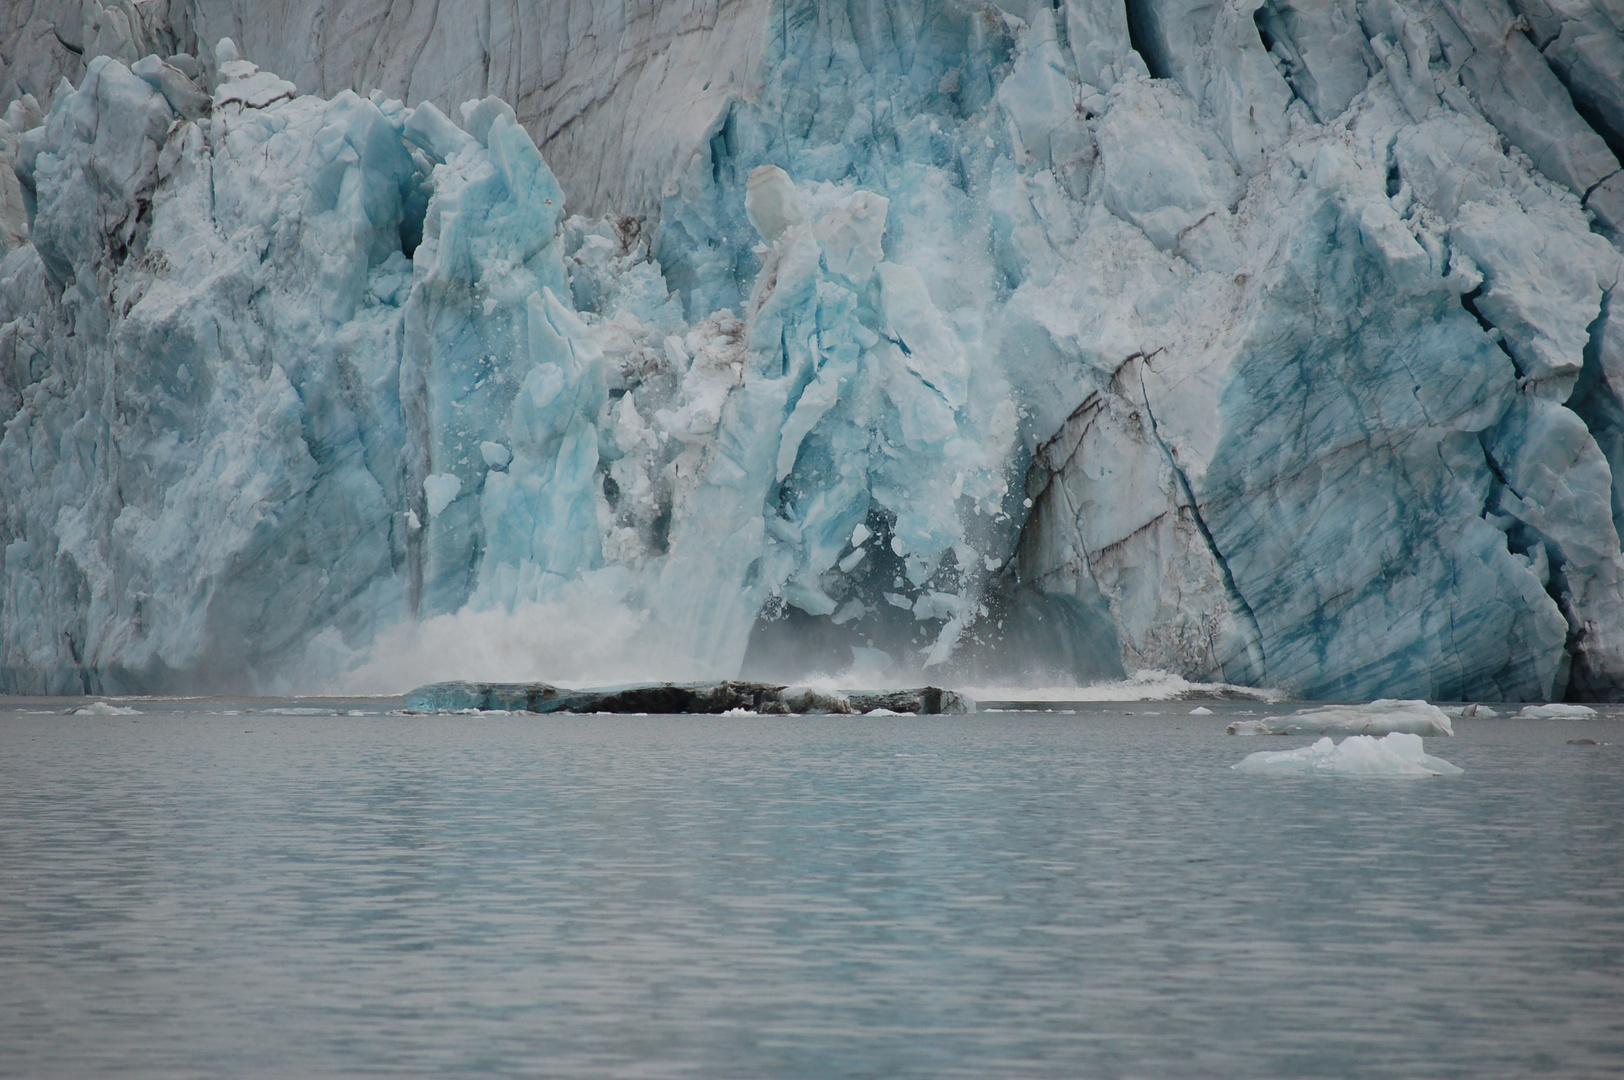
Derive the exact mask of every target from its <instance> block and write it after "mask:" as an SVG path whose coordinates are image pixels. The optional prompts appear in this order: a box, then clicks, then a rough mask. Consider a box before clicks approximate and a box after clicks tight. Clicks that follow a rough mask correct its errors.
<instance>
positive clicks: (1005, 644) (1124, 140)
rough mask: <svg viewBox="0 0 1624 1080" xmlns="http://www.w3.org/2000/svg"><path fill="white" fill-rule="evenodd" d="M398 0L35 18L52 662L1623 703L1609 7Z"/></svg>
mask: <svg viewBox="0 0 1624 1080" xmlns="http://www.w3.org/2000/svg"><path fill="white" fill-rule="evenodd" d="M359 2H360V0H337V2H336V3H329V2H325V0H324V3H323V4H322V5H321V6H320V12H321V17H320V18H317V17H315V13H316V10H317V8H316V6H314V5H315V0H309V5H306V0H293V3H291V5H282V6H280V7H277V8H275V9H274V11H275V12H276V13H277V14H275V15H274V17H273V15H272V14H270V12H271V11H272V9H270V8H266V9H264V10H263V11H262V10H260V9H254V10H253V11H245V12H243V13H240V14H234V15H233V16H232V17H231V27H230V32H231V33H233V34H234V35H236V36H237V37H238V38H239V39H240V40H241V41H243V42H245V43H248V44H247V45H246V46H245V48H244V49H239V48H238V46H237V45H236V44H234V43H233V41H232V40H231V39H225V38H221V37H220V35H221V34H223V33H224V32H226V30H225V27H224V24H223V23H221V22H220V21H219V20H220V18H222V17H223V16H221V15H220V13H219V12H218V11H216V10H215V9H214V8H213V7H210V6H209V5H202V4H196V3H190V2H187V0H170V2H169V3H167V4H129V3H124V2H120V3H118V4H111V5H109V4H105V3H103V2H102V0H91V2H87V3H86V4H84V5H81V9H82V10H79V11H78V12H77V13H76V14H74V15H72V16H64V17H61V19H60V20H59V22H57V23H52V22H51V21H50V20H51V19H53V18H57V17H56V16H53V15H52V14H51V10H48V9H47V8H45V7H41V8H39V9H38V10H36V11H32V12H31V13H30V14H28V16H27V17H26V18H25V19H23V20H22V22H23V23H24V25H22V26H21V27H20V28H18V29H17V30H16V33H17V34H18V35H20V36H19V38H18V40H19V41H20V40H23V39H24V38H26V39H27V40H28V41H31V42H46V43H49V42H52V41H55V42H59V43H71V44H72V45H73V48H71V49H70V48H68V47H67V44H64V46H63V49H62V50H60V51H59V50H56V49H55V46H54V45H53V46H51V47H50V48H46V49H43V50H35V51H34V52H29V51H28V50H26V49H24V50H23V51H22V52H18V51H17V50H15V49H12V50H10V51H7V50H6V49H4V48H0V53H3V54H4V55H8V56H10V55H18V56H21V57H23V59H22V60H20V61H19V62H18V64H16V65H13V66H12V67H10V68H6V69H5V70H4V73H3V76H0V100H3V101H4V103H5V104H6V105H7V108H6V111H5V114H4V120H3V121H0V420H3V422H4V434H3V435H0V549H3V551H4V556H3V567H0V691H36V692H37V691H78V692H85V691H96V692H115V691H130V690H150V691H171V692H173V691H195V690H229V689H298V688H303V687H307V686H308V685H309V684H311V683H312V682H313V681H326V682H328V683H329V684H331V685H336V686H343V687H347V688H352V689H360V688H374V689H379V690H382V689H399V688H400V687H401V686H403V685H405V684H406V683H407V682H413V683H415V682H418V681H422V680H424V679H429V678H439V677H452V676H460V677H477V678H493V679H494V678H501V679H510V678H523V679H533V678H546V679H548V680H550V681H554V682H566V683H576V684H580V683H584V682H600V681H619V680H624V679H633V678H640V679H646V678H657V677H662V676H671V677H679V678H692V679H716V678H729V677H733V676H736V675H740V674H744V675H745V676H747V677H767V678H776V679H781V680H784V681H799V680H800V679H802V678H803V677H806V676H807V675H809V674H811V673H815V672H819V671H823V672H848V671H861V672H867V673H871V674H872V676H873V679H874V680H883V679H884V678H886V677H887V673H892V674H894V673H896V672H907V673H914V672H928V673H929V678H930V680H931V681H945V680H947V679H949V678H951V679H953V680H954V681H956V682H958V683H961V684H967V683H974V684H979V689H977V690H976V691H974V692H975V693H976V694H977V695H978V696H982V695H986V696H988V697H994V698H995V697H998V696H999V694H1000V693H1001V692H1002V691H1001V690H1000V689H999V688H1001V687H1005V686H1026V685H1029V684H1031V683H1032V682H1034V681H1035V680H1038V681H1045V682H1047V681H1053V682H1055V683H1057V684H1066V683H1075V684H1077V685H1078V686H1081V687H1084V688H1085V689H1084V690H1075V689H1072V688H1070V687H1066V688H1064V689H1063V690H1062V691H1061V693H1063V694H1064V696H1066V697H1068V698H1069V699H1072V700H1077V699H1080V698H1087V697H1089V696H1092V695H1097V696H1099V697H1100V698H1101V699H1111V700H1121V699H1123V698H1125V697H1126V698H1134V697H1140V698H1145V697H1152V698H1153V697H1177V696H1188V695H1190V694H1194V693H1198V692H1200V691H1198V690H1195V689H1191V688H1192V687H1194V686H1195V685H1196V684H1209V683H1210V684H1226V685H1244V686H1250V687H1259V686H1273V687H1280V688H1281V689H1282V691H1283V692H1286V693H1290V694H1294V695H1299V696H1307V697H1315V698H1334V699H1342V700H1368V699H1371V698H1377V697H1381V696H1390V697H1402V698H1428V699H1443V700H1472V699H1483V700H1548V699H1552V698H1561V697H1564V696H1573V697H1591V698H1607V697H1609V696H1614V695H1617V694H1620V693H1624V549H1621V547H1620V541H1619V528H1618V526H1619V524H1620V523H1624V510H1621V509H1620V507H1621V506H1624V495H1621V494H1620V493H1621V492H1624V486H1621V482H1620V481H1619V479H1618V477H1619V476H1624V473H1621V472H1620V470H1621V469H1624V315H1620V314H1619V312H1620V311H1621V310H1624V309H1621V308H1620V307H1619V305H1618V303H1615V300H1614V293H1615V291H1616V289H1617V285H1618V282H1619V279H1620V273H1621V270H1620V268H1621V266H1624V260H1621V257H1620V253H1619V250H1618V248H1617V247H1616V246H1615V244H1616V243H1618V242H1620V240H1621V237H1620V233H1619V229H1620V227H1621V226H1624V172H1621V171H1620V169H1619V162H1618V160H1617V158H1616V156H1615V150H1617V149H1618V148H1619V147H1620V146H1621V145H1624V142H1621V141H1620V140H1621V139H1624V132H1621V131H1620V130H1618V125H1617V123H1616V122H1614V121H1613V120H1612V119H1610V118H1612V117H1614V116H1616V115H1621V114H1624V83H1620V81H1619V80H1618V78H1617V77H1616V75H1617V72H1616V70H1614V69H1615V68H1616V65H1613V66H1609V65H1608V64H1607V63H1606V62H1605V59H1606V56H1607V55H1609V52H1608V50H1609V49H1612V50H1614V51H1617V50H1619V49H1624V34H1621V32H1620V28H1619V27H1618V26H1617V25H1615V23H1614V18H1615V16H1614V15H1612V14H1609V13H1608V12H1607V11H1606V10H1604V9H1603V8H1602V7H1593V6H1589V5H1578V6H1571V9H1570V8H1564V9H1563V10H1562V12H1560V13H1555V14H1553V13H1552V11H1549V10H1547V9H1546V8H1544V7H1542V6H1530V5H1529V4H1524V3H1521V0H1519V2H1518V3H1517V4H1515V5H1509V6H1508V5H1507V4H1506V3H1505V2H1504V0H1463V2H1461V3H1447V4H1446V3H1440V2H1437V0H1381V2H1380V3H1377V2H1375V0H1366V2H1362V3H1361V2H1359V0H1336V2H1335V3H1332V4H1331V5H1330V6H1329V7H1326V8H1324V9H1323V10H1320V9H1315V10H1313V11H1309V10H1308V9H1304V8H1299V7H1293V6H1292V5H1290V4H1284V3H1280V2H1277V0H1270V2H1268V3H1264V4H1262V5H1261V6H1257V5H1255V4H1254V5H1252V6H1250V7H1248V6H1246V5H1235V4H1230V5H1227V6H1225V5H1215V6H1208V7H1201V8H1189V7H1188V6H1182V7H1181V6H1179V5H1178V4H1175V3H1173V2H1172V0H1133V3H1132V4H1122V3H1113V2H1112V0H1068V2H1067V3H1066V4H1063V5H1058V6H1056V5H1052V4H1037V3H1025V2H1017V0H1009V2H1007V3H1003V4H1001V5H994V4H988V3H979V2H978V3H970V2H968V0H966V2H962V3H961V2H957V0H948V2H945V3H923V2H921V0H901V2H898V3H895V4H891V5H887V6H885V7H884V9H883V10H882V9H880V8H872V9H871V8H866V7H862V6H861V5H859V6H855V7H854V6H852V5H839V4H830V3H823V2H816V0H717V2H715V3H707V4H701V5H696V6H694V7H693V8H692V10H688V9H685V10H684V12H682V13H678V12H676V11H675V10H674V9H670V10H668V8H669V6H660V5H655V6H652V7H644V6H638V5H599V6H598V7H595V8H593V11H592V13H591V16H590V18H588V19H586V21H585V22H582V21H581V20H580V19H577V18H575V17H574V16H573V15H570V12H571V11H573V10H575V9H574V8H572V7H570V6H569V5H561V4H540V5H533V6H530V7H527V8H525V10H524V11H522V12H518V13H516V14H515V15H514V17H513V25H512V26H511V27H509V31H510V35H509V36H510V41H511V42H512V43H516V44H514V47H513V48H512V49H511V50H507V51H504V52H503V53H502V56H500V57H497V58H495V59H493V57H492V55H491V54H490V53H489V52H488V51H487V52H485V53H484V54H481V53H479V51H478V50H477V49H476V46H477V44H478V42H477V41H476V38H477V37H478V35H473V36H470V35H468V34H465V33H450V32H449V31H448V27H449V23H448V22H447V20H452V19H454V18H456V17H457V16H456V15H455V14H454V13H452V12H450V11H447V12H446V13H444V14H428V15H425V17H424V20H423V25H421V26H420V25H418V24H417V22H415V21H414V22H413V25H412V27H410V28H407V29H403V30H402V33H401V35H400V40H398V41H397V40H394V39H388V40H380V41H379V42H378V43H377V46H376V49H375V51H374V52H373V53H371V54H369V58H368V59H367V61H366V62H365V63H364V64H363V63H362V62H361V61H360V60H359V59H357V58H356V54H355V53H354V51H353V47H352V45H351V44H350V43H348V42H342V41H337V40H331V39H329V37H328V36H327V35H328V34H329V33H330V31H329V29H327V28H329V27H332V26H338V25H347V24H346V23H345V21H344V14H343V13H344V12H347V11H349V12H351V13H352V14H353V13H354V12H353V11H351V9H352V6H353V5H354V4H358V3H359ZM1525 9H1526V10H1525ZM301 12H302V13H305V14H308V15H310V18H308V19H307V20H305V22H306V23H308V24H309V25H311V26H314V27H318V29H317V31H316V32H315V34H314V36H312V37H310V38H309V39H308V40H306V39H305V38H303V37H301V38H300V39H299V41H298V42H297V43H294V42H291V41H290V40H286V39H287V38H288V35H286V33H285V27H286V26H287V25H303V24H302V23H300V22H299V18H301V17H302V16H300V15H299V14H298V13H301ZM1130 15H1131V18H1130ZM290 20H291V21H290ZM1130 25H1131V26H1132V28H1133V29H1132V32H1131V33H1130ZM1508 27H1510V28H1511V29H1507V28H1508ZM6 32H7V33H9V32H11V31H9V30H8V31H6ZM611 43H612V44H611ZM0 44H6V43H0ZM531 46H534V47H533V48H532V47H531ZM76 50H77V51H76ZM469 50H474V51H472V52H471V51H469ZM1598 50H1599V51H1598ZM245 52H246V53H247V54H248V55H247V56H245V55H244V53H245ZM256 62H257V63H256ZM259 63H264V64H266V65H267V69H262V68H261V67H260V66H258V64H259ZM268 68H280V69H281V70H280V71H279V72H277V73H273V72H272V71H271V70H269V69H268ZM479 72H482V73H483V74H482V75H479V76H478V77H476V76H475V75H474V74H471V73H479ZM59 76H65V77H66V78H67V79H68V80H69V81H67V82H60V83H59V82H58V77H59ZM504 94H505V95H506V98H507V100H504V97H503V96H502V95H504ZM569 210H584V211H587V215H586V216H583V215H581V214H575V215H573V216H572V215H571V214H570V213H569V212H568V211H569ZM1144 669H1155V670H1158V671H1165V672H1169V673H1173V674H1171V675H1169V676H1167V677H1166V678H1165V679H1164V680H1162V681H1165V682H1167V684H1168V686H1166V687H1164V686H1162V683H1161V682H1158V679H1160V678H1161V677H1144V678H1141V677H1138V676H1135V677H1134V678H1132V679H1128V680H1127V681H1126V682H1122V681H1121V680H1123V679H1124V678H1125V676H1126V673H1127V672H1129V671H1139V670H1144ZM1045 673H1052V674H1047V675H1046V674H1045ZM1174 680H1179V681H1182V685H1183V686H1184V689H1173V688H1171V687H1172V686H1173V684H1174ZM1215 692H1225V691H1215ZM1050 693H1051V691H1050V690H1048V689H1045V690H1042V691H1030V690H1028V691H1024V692H1018V691H1009V692H1008V694H1007V695H1006V696H1007V697H1020V696H1033V695H1039V694H1042V695H1047V694H1050Z"/></svg>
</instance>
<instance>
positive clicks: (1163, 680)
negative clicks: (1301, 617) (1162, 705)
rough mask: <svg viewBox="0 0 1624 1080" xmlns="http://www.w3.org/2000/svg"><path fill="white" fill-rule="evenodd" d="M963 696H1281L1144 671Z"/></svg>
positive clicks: (976, 689)
mask: <svg viewBox="0 0 1624 1080" xmlns="http://www.w3.org/2000/svg"><path fill="white" fill-rule="evenodd" d="M963 689H964V692H965V693H966V694H969V695H970V696H971V697H973V698H975V699H976V700H977V701H1179V700H1184V699H1190V698H1216V697H1240V698H1248V699H1250V700H1253V701H1278V700H1280V698H1282V697H1283V696H1284V695H1283V694H1281V692H1280V691H1278V690H1274V689H1271V688H1269V687H1256V686H1236V685H1234V684H1233V683H1203V682H1191V681H1190V680H1188V679H1186V678H1184V677H1183V676H1180V675H1174V674H1172V673H1171V672H1167V671H1157V670H1156V669H1154V668H1147V669H1143V670H1140V671H1136V672H1134V673H1133V675H1132V676H1131V677H1129V678H1126V679H1116V680H1113V681H1111V682H1097V683H1089V684H1088V685H1086V686H1077V685H1065V684H1057V685H1053V686H999V685H987V686H967V687H964V688H963Z"/></svg>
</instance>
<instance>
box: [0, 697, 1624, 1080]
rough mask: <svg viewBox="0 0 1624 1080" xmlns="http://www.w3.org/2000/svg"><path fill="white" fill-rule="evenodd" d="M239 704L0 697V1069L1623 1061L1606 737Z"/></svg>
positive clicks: (1164, 706) (1144, 1069)
mask: <svg viewBox="0 0 1624 1080" xmlns="http://www.w3.org/2000/svg"><path fill="white" fill-rule="evenodd" d="M278 704H280V705H283V706H287V705H290V704H295V703H289V702H282V703H276V702H264V701H260V702H239V703H235V704H231V703H221V702H189V703H167V704H166V703H159V702H139V703H135V707H137V708H139V709H141V710H142V715H139V716H114V717H87V716H63V715H36V714H34V711H35V710H43V709H48V708H57V709H60V708H61V707H62V704H61V703H54V704H47V703H38V702H19V701H17V700H15V699H13V700H11V701H8V702H0V1074H3V1075H6V1076H47V1077H51V1076H93V1075H105V1074H118V1075H180V1076H216V1075H217V1076H266V1075H276V1076H308V1075H316V1074H418V1075H463V1074H473V1073H511V1074H524V1075H545V1076H554V1075H556V1076H627V1077H642V1076H650V1077H654V1076H685V1077H686V1076H691V1077H743V1076H764V1077H843V1076H853V1077H915V1076H917V1077H940V1076H976V1077H986V1076H1044V1077H1169V1078H1173V1077H1273V1076H1279V1077H1312V1076H1335V1077H1432V1076H1462V1077H1468V1076H1469V1077H1501V1076H1503V1077H1524V1076H1531V1075H1551V1076H1566V1077H1596V1076H1601V1075H1607V1074H1617V1073H1620V1072H1621V1071H1624V783H1621V780H1624V724H1621V723H1620V722H1619V720H1618V719H1617V718H1616V716H1617V714H1616V713H1614V714H1613V716H1614V717H1615V718H1604V719H1601V720H1593V721H1588V722H1558V721H1543V722H1534V721H1521V722H1519V721H1508V720H1499V721H1482V720H1475V721H1474V720H1466V721H1460V722H1459V723H1458V724H1457V731H1458V735H1457V737H1455V738H1454V739H1438V740H1429V741H1428V750H1429V752H1431V753H1433V754H1436V755H1438V756H1441V757H1444V758H1446V759H1447V760H1450V761H1453V762H1454V763H1455V764H1457V765H1460V766H1462V767H1463V768H1464V769H1465V770H1466V772H1465V774H1464V775H1463V776H1460V777H1454V778H1447V779H1444V778H1437V779H1428V780H1375V779H1353V778H1325V777H1322V778H1276V777H1258V776H1244V775H1241V774H1237V773H1233V772H1231V771H1230V770H1229V768H1228V766H1229V765H1230V764H1232V763H1233V762H1235V761H1237V760H1239V759H1240V758H1241V757H1242V756H1244V755H1245V754H1246V753H1247V752H1250V751H1252V750H1256V749H1263V748H1267V749H1280V748H1284V747H1289V746H1297V745H1301V744H1303V743H1304V742H1306V741H1307V740H1304V739H1283V738H1272V739H1257V738H1250V739H1248V738H1236V737H1230V736H1226V735H1225V734H1224V726H1225V724H1226V723H1227V722H1228V721H1229V720H1230V719H1232V718H1233V717H1234V716H1235V715H1236V714H1237V713H1242V712H1247V711H1254V712H1261V711H1270V710H1269V708H1268V707H1266V706H1256V705H1244V706H1242V705H1233V704H1222V703H1220V704H1212V703H1209V706H1210V707H1211V708H1213V709H1214V710H1215V711H1216V713H1217V715H1214V716H1210V717H1193V716H1190V715H1188V712H1189V709H1190V707H1191V703H1159V704H1140V705H1108V706H1095V707H1089V708H1088V709H1087V711H1085V712H1083V713H1082V714H1080V715H1079V714H1069V715H1060V714H1040V715H1031V714H990V715H982V716H977V717H940V718H887V719H869V720H864V719H862V718H845V717H838V718H837V717H825V718H793V717H782V718H754V717H705V718H696V717H646V718H644V717H614V718H610V717H563V718H545V719H542V718H533V717H473V716H449V717H446V716H442V717H427V716H390V715H382V713H383V712H384V710H385V709H386V708H387V706H383V705H378V704H376V703H374V704H370V705H362V704H356V703H345V704H343V708H345V709H348V708H356V709H358V710H359V711H364V712H367V713H368V715H362V716H345V715H338V716H294V715H276V714H271V713H266V712H264V711H260V712H251V711H248V710H254V709H258V710H264V709H268V708H271V707H275V706H277V705H278ZM297 704H304V705H308V703H297ZM228 708H229V709H235V710H239V711H240V714H239V715H224V714H223V711H224V710H225V709H228ZM1583 738H1589V739H1594V740H1597V741H1598V742H1599V743H1602V744H1603V745H1595V746H1589V745H1571V744H1570V743H1569V742H1568V740H1570V739H1583Z"/></svg>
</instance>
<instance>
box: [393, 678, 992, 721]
mask: <svg viewBox="0 0 1624 1080" xmlns="http://www.w3.org/2000/svg"><path fill="white" fill-rule="evenodd" d="M406 707H407V708H409V709H415V710H418V711H421V712H461V711H465V710H470V709H472V710H476V711H482V712H483V711H493V710H505V711H509V712H530V713H636V714H640V715H641V714H653V713H710V714H718V715H742V714H744V713H759V714H762V715H788V714H808V713H821V714H834V715H847V714H853V713H857V714H869V715H880V716H898V715H902V714H905V713H906V714H918V715H922V716H923V715H932V716H934V715H940V714H943V713H957V714H965V713H974V712H975V711H976V702H975V700H974V699H972V698H970V697H967V696H965V695H964V694H960V693H957V692H955V691H952V690H943V689H941V688H940V687H935V686H926V687H923V688H920V689H917V690H848V691H840V690H828V689H823V688H819V687H812V686H783V685H775V684H770V683H754V682H741V681H738V680H727V681H724V682H716V683H641V684H637V685H632V686H614V687H608V688H603V689H596V690H571V689H567V688H564V687H558V686H549V685H547V684H546V683H471V682H444V683H432V684H430V685H428V686H420V687H418V688H417V689H416V690H413V691H411V692H410V693H408V694H407V695H406Z"/></svg>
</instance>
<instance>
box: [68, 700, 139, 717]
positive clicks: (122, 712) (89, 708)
mask: <svg viewBox="0 0 1624 1080" xmlns="http://www.w3.org/2000/svg"><path fill="white" fill-rule="evenodd" d="M73 715H74V716H140V715H141V710H140V709H132V708H130V707H129V706H128V705H114V704H112V703H110V702H106V701H92V702H91V703H90V704H89V705H81V706H79V707H78V708H77V709H74V710H73Z"/></svg>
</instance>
